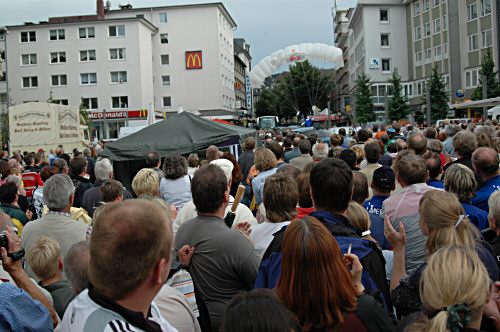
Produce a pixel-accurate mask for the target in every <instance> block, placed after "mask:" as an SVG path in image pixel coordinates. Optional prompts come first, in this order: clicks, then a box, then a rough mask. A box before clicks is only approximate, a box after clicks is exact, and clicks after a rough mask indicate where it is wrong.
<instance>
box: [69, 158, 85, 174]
mask: <svg viewBox="0 0 500 332" xmlns="http://www.w3.org/2000/svg"><path fill="white" fill-rule="evenodd" d="M86 169H87V159H85V158H84V157H80V156H77V157H74V158H73V159H71V161H70V162H69V172H70V174H71V175H74V176H77V175H80V174H82V173H83V172H84V171H85V170H86Z"/></svg>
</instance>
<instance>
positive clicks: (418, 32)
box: [415, 27, 422, 40]
mask: <svg viewBox="0 0 500 332" xmlns="http://www.w3.org/2000/svg"><path fill="white" fill-rule="evenodd" d="M420 39H422V27H416V28H415V40H420Z"/></svg>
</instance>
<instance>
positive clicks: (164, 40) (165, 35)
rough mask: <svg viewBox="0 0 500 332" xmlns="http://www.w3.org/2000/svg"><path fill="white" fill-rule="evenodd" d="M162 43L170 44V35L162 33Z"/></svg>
mask: <svg viewBox="0 0 500 332" xmlns="http://www.w3.org/2000/svg"><path fill="white" fill-rule="evenodd" d="M160 43H162V44H168V33H160Z"/></svg>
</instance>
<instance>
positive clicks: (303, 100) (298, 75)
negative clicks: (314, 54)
mask: <svg viewBox="0 0 500 332" xmlns="http://www.w3.org/2000/svg"><path fill="white" fill-rule="evenodd" d="M333 89H334V81H333V77H332V75H331V74H329V73H328V72H324V71H321V70H320V69H318V68H317V67H315V66H313V65H312V64H311V63H310V62H309V61H307V60H306V61H304V62H298V63H296V64H295V65H291V66H290V71H289V72H287V73H283V74H281V75H280V76H278V77H277V78H276V79H275V81H274V82H273V83H272V84H271V86H270V87H264V88H262V90H261V93H260V96H259V100H258V101H257V102H256V103H255V113H256V116H258V117H259V116H264V115H276V116H278V117H280V118H282V119H284V120H285V121H287V120H289V119H291V118H293V117H295V116H296V115H297V113H298V112H300V113H301V114H302V115H303V116H304V117H306V116H308V115H310V114H311V113H312V107H313V106H316V107H318V108H319V109H324V108H325V107H327V103H328V101H329V100H330V97H331V93H332V92H333Z"/></svg>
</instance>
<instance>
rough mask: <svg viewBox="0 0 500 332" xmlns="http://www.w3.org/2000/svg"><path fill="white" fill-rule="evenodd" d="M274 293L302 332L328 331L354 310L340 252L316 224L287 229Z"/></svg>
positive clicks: (307, 221)
mask: <svg viewBox="0 0 500 332" xmlns="http://www.w3.org/2000/svg"><path fill="white" fill-rule="evenodd" d="M333 276H334V277H333ZM276 293H277V294H278V296H279V298H280V299H281V301H282V302H283V303H284V304H285V306H287V308H288V309H290V310H291V311H292V312H293V313H295V314H296V316H297V319H298V320H299V323H300V324H301V325H302V330H303V331H330V329H332V328H334V327H337V326H338V324H339V323H340V324H342V323H343V322H344V316H345V315H347V314H348V313H349V312H352V311H354V310H355V308H356V295H355V292H354V286H353V283H352V280H351V275H350V273H349V271H348V270H347V267H346V265H345V263H344V261H343V255H342V252H341V251H340V248H339V245H338V244H337V241H335V238H334V237H333V236H332V234H331V233H330V231H329V230H328V229H327V228H326V227H325V226H324V225H323V224H322V223H321V222H320V221H319V220H317V219H315V218H312V219H298V220H294V221H293V222H292V223H291V224H290V225H289V226H288V227H287V229H286V231H285V237H284V239H283V249H282V259H281V274H280V278H279V280H278V284H277V285H276ZM311 294H314V296H311Z"/></svg>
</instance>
